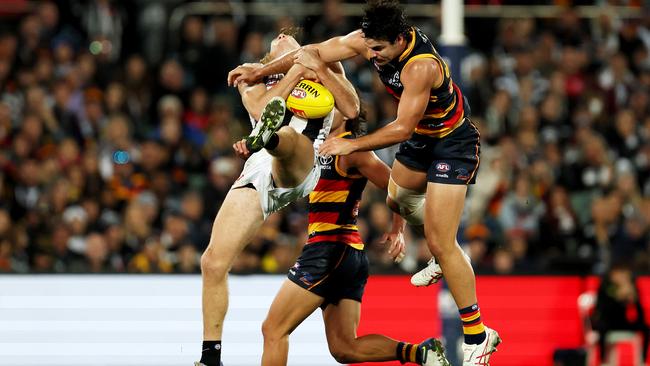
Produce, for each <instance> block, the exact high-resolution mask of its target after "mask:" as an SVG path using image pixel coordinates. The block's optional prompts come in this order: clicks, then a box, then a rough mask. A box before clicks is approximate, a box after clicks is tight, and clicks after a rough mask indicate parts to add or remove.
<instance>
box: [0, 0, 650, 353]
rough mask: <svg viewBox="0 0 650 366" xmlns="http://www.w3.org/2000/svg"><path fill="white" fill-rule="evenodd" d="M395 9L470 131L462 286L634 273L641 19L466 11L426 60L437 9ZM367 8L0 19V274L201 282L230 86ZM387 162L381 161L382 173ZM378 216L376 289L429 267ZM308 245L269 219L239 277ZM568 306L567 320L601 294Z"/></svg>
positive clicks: (225, 156)
mask: <svg viewBox="0 0 650 366" xmlns="http://www.w3.org/2000/svg"><path fill="white" fill-rule="evenodd" d="M403 4H405V6H406V10H407V14H408V15H409V16H410V17H411V20H412V21H413V23H414V24H415V25H417V26H419V27H420V28H421V29H422V30H423V31H424V32H425V33H426V34H428V35H429V37H430V38H431V39H432V40H433V41H434V44H435V45H436V47H438V46H439V51H440V52H441V54H442V55H443V56H448V57H450V63H451V64H452V69H453V72H454V80H455V82H456V83H458V84H459V85H460V86H461V88H462V89H463V91H464V94H465V95H466V96H467V97H468V99H469V102H470V105H471V108H472V119H473V121H474V122H475V123H476V124H477V126H478V127H479V129H480V130H481V136H482V156H481V168H480V170H479V173H478V178H477V184H476V185H475V186H473V187H472V188H471V189H470V191H469V196H468V199H467V206H466V209H465V212H464V216H463V219H462V225H461V229H460V231H459V233H458V239H459V242H460V243H461V244H462V245H463V247H464V248H465V249H466V251H467V252H468V254H469V255H470V257H471V259H472V262H473V266H474V269H475V271H476V272H477V273H478V274H481V275H498V276H500V275H513V274H514V275H534V276H538V275H578V276H581V277H579V278H587V279H589V278H592V279H593V278H594V277H584V276H601V275H602V276H605V275H606V274H608V273H609V272H608V270H609V269H610V268H611V267H612V265H614V264H619V263H625V264H626V268H627V269H629V270H631V271H633V273H636V274H639V273H640V274H647V273H649V272H650V230H649V228H650V94H649V91H650V53H649V52H650V8H649V6H650V4H648V2H647V1H643V0H609V1H606V0H595V1H587V0H575V1H571V0H534V1H524V0H520V1H517V0H466V1H464V4H465V7H464V14H463V15H462V16H464V38H463V39H461V40H460V41H458V40H457V42H456V43H455V44H454V45H453V47H448V46H452V45H446V44H445V42H439V41H438V40H439V39H440V35H441V32H442V30H441V29H442V21H441V14H442V11H441V6H440V3H439V2H437V1H436V2H430V1H405V2H403ZM362 6H363V4H362V2H354V1H348V2H341V1H338V0H325V1H322V2H312V1H295V0H292V1H291V2H285V1H273V0H266V1H264V0H259V1H253V0H250V1H249V0H246V1H236V0H232V1H215V2H208V1H204V2H187V1H180V0H162V1H154V0H133V1H111V0H89V1H81V0H61V1H24V0H3V1H1V2H0V146H1V149H0V272H5V273H13V274H31V273H66V274H69V273H195V274H196V273H199V271H200V268H199V258H200V254H201V253H202V251H203V250H204V249H205V247H206V246H207V243H208V240H209V236H210V231H211V226H212V220H213V219H214V216H215V214H216V212H217V211H218V209H219V207H220V205H221V202H222V200H223V198H224V197H225V194H226V193H227V191H228V189H229V188H230V185H231V184H232V183H233V182H234V180H235V179H236V178H237V177H238V176H239V173H240V171H241V168H242V166H243V161H242V160H240V159H238V158H237V157H235V156H234V154H233V151H232V149H231V145H232V143H233V142H234V141H236V140H238V139H240V138H241V137H242V136H244V135H246V134H248V133H249V131H250V124H249V122H248V116H247V115H246V113H245V111H244V109H243V106H242V104H241V102H240V99H239V96H238V95H237V93H236V90H235V89H233V88H229V87H228V86H227V85H226V75H227V73H228V71H229V70H231V69H232V68H234V67H236V66H237V65H238V64H240V63H244V62H256V61H258V60H260V59H261V58H262V57H263V56H264V55H265V53H266V52H267V51H268V46H269V43H270V40H271V39H272V38H273V37H275V36H276V35H277V33H278V32H279V30H280V29H282V28H285V27H287V26H300V27H302V28H303V34H302V37H301V38H302V39H301V40H300V41H301V42H302V43H303V44H306V43H312V42H318V41H322V40H325V39H327V38H329V37H331V36H335V35H342V34H345V33H347V32H349V31H352V30H354V29H356V28H357V26H358V24H359V21H360V15H361V14H362ZM452 56H453V57H452ZM344 67H345V69H346V72H347V75H348V78H349V79H350V80H351V81H352V83H353V84H354V85H355V86H356V87H358V88H359V90H360V91H361V93H362V95H361V97H362V100H363V102H364V103H365V106H366V108H367V109H368V112H369V122H370V130H371V131H372V130H373V129H376V128H378V127H380V126H382V125H384V124H386V123H388V122H390V121H392V120H393V118H394V116H395V114H396V104H395V102H394V101H393V99H392V97H391V96H390V95H388V94H387V93H386V92H385V89H384V87H383V86H382V84H381V82H380V81H379V79H378V77H377V76H376V73H375V72H374V71H373V70H372V69H370V67H369V64H368V63H367V62H366V61H365V60H362V59H358V58H355V59H350V60H347V61H345V62H344ZM394 152H395V149H394V148H388V149H385V150H381V151H378V154H379V155H380V157H381V158H382V159H383V160H384V161H385V162H386V163H388V164H391V163H392V159H393V156H394ZM384 198H385V194H384V193H382V192H381V191H379V190H377V189H375V188H374V187H369V188H368V189H366V192H365V193H364V202H363V203H362V206H361V214H360V219H359V221H360V222H359V226H360V229H361V231H362V235H363V238H364V240H365V242H366V243H367V244H368V245H367V246H366V248H367V249H366V250H367V251H368V254H369V257H370V263H371V273H373V274H407V273H412V272H414V271H416V270H417V269H418V268H419V267H421V266H423V265H425V264H426V261H427V260H428V259H429V257H430V254H429V252H428V249H427V248H426V245H425V242H424V240H423V239H422V238H421V237H418V236H417V235H416V234H414V233H412V232H408V233H407V241H408V256H407V258H406V260H405V261H404V262H402V264H400V265H399V266H398V265H395V264H393V263H392V261H391V260H390V258H388V257H387V255H386V254H385V248H383V246H382V245H381V244H379V239H380V238H381V235H382V234H383V233H384V232H385V231H386V230H387V228H389V226H390V217H391V216H390V212H389V210H388V209H387V207H386V206H385V204H384ZM306 229H307V215H306V205H305V202H304V201H301V202H298V203H296V204H293V205H291V206H290V207H288V208H287V209H285V210H283V211H282V212H280V213H278V214H274V215H272V216H271V217H270V218H269V219H268V220H267V222H266V223H265V224H264V226H263V228H262V230H261V231H260V233H259V234H258V235H257V237H256V238H255V239H254V241H253V242H252V243H251V244H250V245H249V246H248V247H247V248H246V249H245V250H244V252H243V253H242V254H241V255H240V256H239V258H238V259H237V262H236V264H235V266H234V267H233V270H232V271H233V273H236V274H249V273H277V274H282V273H285V272H286V270H287V268H288V267H290V266H291V265H292V264H293V263H294V260H295V258H296V257H297V255H298V254H299V253H300V251H301V249H302V246H303V245H304V243H305V240H306V237H307V232H306ZM498 276H497V277H495V278H496V279H498V278H500V277H498ZM5 278H6V277H5ZM485 278H488V279H490V278H492V277H485ZM522 278H524V277H522ZM534 278H537V277H534ZM572 278H573V277H572ZM480 281H481V280H479V289H480V284H481V282H480ZM486 281H488V280H486ZM585 283H588V284H587V285H585ZM589 284H590V285H589ZM499 286H501V285H495V288H494V289H492V290H490V291H496V290H495V289H498V288H503V287H499ZM540 286H550V285H549V284H544V283H542V284H541V285H540ZM562 286H564V285H562ZM562 286H559V287H558V289H557V292H558V296H559V297H558V298H561V296H560V295H561V294H562V293H565V294H566V293H567V292H566V291H567V287H562ZM567 286H569V287H570V289H571V290H570V291H573V292H575V296H574V294H573V293H571V296H569V297H570V301H569V302H570V304H571V308H572V309H575V308H576V302H575V300H576V298H575V297H576V296H577V295H578V294H579V293H580V292H582V291H584V290H586V289H591V290H596V289H597V286H598V285H597V284H594V283H593V282H589V281H587V282H580V283H579V284H575V283H573V282H571V284H570V285H567ZM551 287H552V286H551ZM514 288H515V289H520V288H519V287H517V286H515V287H514ZM548 288H550V287H548ZM626 288H629V286H628V287H626ZM436 291H437V290H436ZM513 291H518V290H513ZM637 299H638V297H637ZM488 301H489V300H488ZM501 301H503V298H502V299H501ZM486 302H487V301H486ZM551 303H553V302H551ZM495 307H496V306H495ZM560 308H561V309H565V308H564V307H560ZM560 308H558V309H560ZM556 310H557V309H556ZM522 317H523V315H522ZM576 318H577V314H576ZM436 324H438V323H436ZM576 329H577V328H576ZM571 336H572V337H574V338H575V334H573V335H571ZM521 352H523V351H521ZM568 357H571V356H568ZM495 358H496V357H495ZM545 362H546V361H545ZM513 364H516V363H513ZM528 364H535V363H528Z"/></svg>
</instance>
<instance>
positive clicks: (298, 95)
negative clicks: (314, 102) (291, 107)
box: [291, 88, 307, 99]
mask: <svg viewBox="0 0 650 366" xmlns="http://www.w3.org/2000/svg"><path fill="white" fill-rule="evenodd" d="M291 95H292V96H293V97H294V98H296V99H303V98H305V97H306V96H307V92H306V91H304V90H303V89H298V88H294V89H293V91H292V92H291Z"/></svg>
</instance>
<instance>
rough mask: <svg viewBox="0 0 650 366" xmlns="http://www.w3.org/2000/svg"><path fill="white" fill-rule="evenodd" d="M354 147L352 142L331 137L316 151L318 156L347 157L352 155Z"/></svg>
mask: <svg viewBox="0 0 650 366" xmlns="http://www.w3.org/2000/svg"><path fill="white" fill-rule="evenodd" d="M354 151H355V150H354V145H353V143H352V140H349V139H343V138H340V137H331V138H328V139H327V140H325V141H324V142H323V144H322V145H320V148H319V149H318V154H320V155H331V156H335V155H348V154H351V153H353V152H354Z"/></svg>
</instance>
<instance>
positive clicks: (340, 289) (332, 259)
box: [287, 242, 368, 309]
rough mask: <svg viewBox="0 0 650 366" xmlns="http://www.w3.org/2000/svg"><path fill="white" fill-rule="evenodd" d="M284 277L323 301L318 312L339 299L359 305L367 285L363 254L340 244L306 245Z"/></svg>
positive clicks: (361, 251)
mask: <svg viewBox="0 0 650 366" xmlns="http://www.w3.org/2000/svg"><path fill="white" fill-rule="evenodd" d="M287 277H288V278H289V279H290V280H291V281H292V282H294V283H295V284H297V285H298V286H300V287H302V288H304V289H306V290H308V291H310V292H313V293H314V294H316V295H318V296H320V297H322V298H324V299H325V300H324V302H323V304H322V305H321V308H322V309H325V307H327V305H329V304H334V305H336V304H338V303H339V301H341V300H342V299H351V300H355V301H358V302H361V298H362V297H363V291H364V289H365V287H366V282H368V257H367V256H366V252H365V251H363V250H358V249H355V248H352V247H351V246H349V245H346V244H343V243H338V242H318V243H313V244H307V245H305V247H304V248H303V250H302V253H301V254H300V257H299V258H298V260H297V261H296V264H294V265H293V267H291V268H289V273H288V274H287Z"/></svg>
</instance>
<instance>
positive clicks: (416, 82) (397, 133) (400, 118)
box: [320, 60, 442, 155]
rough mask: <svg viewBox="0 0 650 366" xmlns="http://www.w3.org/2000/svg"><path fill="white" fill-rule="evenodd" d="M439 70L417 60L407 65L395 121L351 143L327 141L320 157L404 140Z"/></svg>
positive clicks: (418, 116)
mask: <svg viewBox="0 0 650 366" xmlns="http://www.w3.org/2000/svg"><path fill="white" fill-rule="evenodd" d="M440 78H442V74H441V70H440V68H439V66H438V64H437V63H436V62H431V60H417V61H414V62H413V63H411V64H409V65H407V66H406V67H405V68H404V71H403V72H402V76H401V81H402V84H403V85H404V92H402V96H401V98H400V102H399V106H398V107H397V118H396V119H395V120H394V121H393V122H391V123H389V124H387V125H386V126H384V127H382V128H380V129H378V130H377V131H375V132H373V133H371V134H369V135H366V136H363V137H360V138H358V139H353V140H344V139H340V138H332V139H328V140H327V141H325V142H324V143H323V145H321V147H320V153H321V154H322V155H327V154H329V155H345V154H349V153H351V152H354V151H368V150H375V149H379V148H383V147H386V146H391V145H394V144H396V143H399V142H402V141H405V140H407V139H408V138H409V137H410V136H411V134H412V133H413V131H414V130H415V127H416V126H417V124H418V122H419V121H420V120H421V119H422V117H423V116H424V111H425V110H426V107H427V104H428V103H429V96H430V92H431V87H432V86H433V85H437V84H439V81H440Z"/></svg>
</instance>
